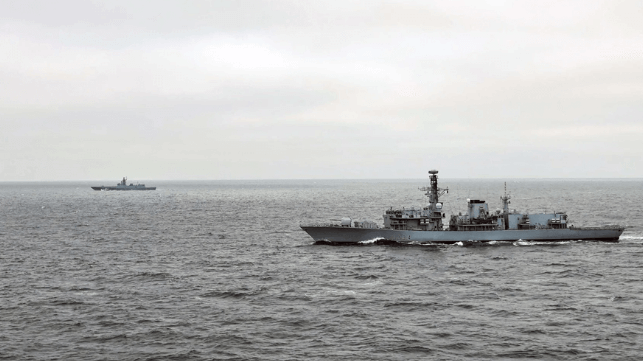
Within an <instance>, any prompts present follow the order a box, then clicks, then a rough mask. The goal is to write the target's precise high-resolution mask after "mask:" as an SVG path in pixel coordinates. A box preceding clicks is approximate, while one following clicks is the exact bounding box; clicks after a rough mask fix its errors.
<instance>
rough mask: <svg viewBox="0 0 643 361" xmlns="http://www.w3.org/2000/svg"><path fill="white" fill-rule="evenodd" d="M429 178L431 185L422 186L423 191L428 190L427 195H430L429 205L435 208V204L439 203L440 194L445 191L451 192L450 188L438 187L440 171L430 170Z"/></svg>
mask: <svg viewBox="0 0 643 361" xmlns="http://www.w3.org/2000/svg"><path fill="white" fill-rule="evenodd" d="M429 174H430V176H429V179H430V180H431V186H430V187H422V188H420V190H421V191H426V196H427V197H429V207H430V209H435V205H436V204H437V203H438V201H439V199H440V196H442V195H443V194H444V193H449V188H445V189H442V188H438V171H437V170H435V169H432V170H430V171H429Z"/></svg>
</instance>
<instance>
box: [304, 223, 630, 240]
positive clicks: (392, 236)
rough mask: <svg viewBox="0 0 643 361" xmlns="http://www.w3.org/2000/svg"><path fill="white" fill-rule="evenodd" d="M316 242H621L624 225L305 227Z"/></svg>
mask: <svg viewBox="0 0 643 361" xmlns="http://www.w3.org/2000/svg"><path fill="white" fill-rule="evenodd" d="M301 229H303V230H304V231H305V232H306V233H308V234H309V235H310V236H311V237H312V238H313V239H314V240H315V241H327V242H332V243H360V242H367V241H373V240H381V241H385V240H386V241H393V242H397V243H445V244H449V243H456V242H469V241H472V242H490V241H518V240H523V241H543V242H555V241H571V240H574V241H576V240H596V241H604V242H618V239H619V237H620V235H621V234H622V233H623V228H621V227H618V228H616V227H615V228H566V229H530V230H491V231H412V230H394V229H381V228H379V229H378V228H355V227H341V226H301Z"/></svg>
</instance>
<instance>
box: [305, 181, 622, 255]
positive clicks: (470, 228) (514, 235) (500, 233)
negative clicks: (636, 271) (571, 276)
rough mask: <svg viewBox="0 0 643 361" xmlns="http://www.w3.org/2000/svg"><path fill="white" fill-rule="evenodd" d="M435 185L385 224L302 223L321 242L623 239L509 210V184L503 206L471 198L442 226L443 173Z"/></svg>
mask: <svg viewBox="0 0 643 361" xmlns="http://www.w3.org/2000/svg"><path fill="white" fill-rule="evenodd" d="M429 179H430V186H429V187H423V188H420V190H422V191H426V196H427V197H428V198H429V203H428V205H426V206H425V207H421V208H417V209H416V208H415V207H411V208H408V209H407V208H402V209H393V208H392V207H391V208H390V209H389V210H387V211H386V212H385V213H384V225H383V227H381V228H380V227H379V226H378V225H377V224H376V223H375V222H369V221H362V222H352V221H351V220H350V218H344V219H343V220H342V223H341V224H339V225H302V226H301V228H302V229H303V230H304V231H306V232H307V233H308V234H309V235H310V236H311V237H312V238H313V239H314V240H316V241H330V242H339V243H345V242H363V241H369V240H374V239H382V240H390V241H397V242H420V243H423V242H435V243H454V242H466V241H516V240H538V241H559V240H585V239H587V240H601V241H618V238H619V236H620V235H621V234H622V233H623V230H624V228H623V227H621V226H612V227H589V228H587V227H586V228H578V227H574V228H572V227H569V228H568V226H567V225H568V224H567V214H566V213H565V212H553V213H535V214H528V213H519V212H516V211H515V210H514V211H510V210H509V204H510V203H511V202H510V201H509V200H510V199H511V197H510V196H509V195H507V186H506V183H505V194H504V196H502V197H500V199H501V200H502V205H503V208H502V210H500V209H498V210H496V211H495V212H490V211H489V206H488V204H487V203H486V202H485V201H484V200H480V199H467V210H466V212H465V213H464V214H463V213H459V214H457V215H455V214H454V215H451V217H450V219H449V223H448V226H445V225H444V224H443V219H446V214H445V213H444V212H443V203H442V202H440V200H439V199H440V197H441V196H442V195H444V194H445V193H447V192H448V191H449V190H448V188H445V189H441V188H439V187H438V171H437V170H431V171H429Z"/></svg>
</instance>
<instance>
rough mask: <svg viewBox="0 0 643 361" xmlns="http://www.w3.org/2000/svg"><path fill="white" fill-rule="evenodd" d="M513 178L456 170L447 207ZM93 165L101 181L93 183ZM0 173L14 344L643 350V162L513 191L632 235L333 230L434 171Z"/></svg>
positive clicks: (226, 349)
mask: <svg viewBox="0 0 643 361" xmlns="http://www.w3.org/2000/svg"><path fill="white" fill-rule="evenodd" d="M503 182H504V181H503V180H470V179H469V180H449V179H444V180H443V179H440V186H441V187H444V188H446V187H448V188H449V193H448V194H445V195H444V196H443V197H442V198H441V201H443V202H444V204H445V208H444V210H445V211H446V212H447V219H448V215H449V214H457V213H458V212H463V211H465V210H466V199H467V198H472V199H484V200H487V201H488V202H489V204H490V210H495V209H496V208H500V207H501V201H500V196H501V195H503V194H504V183H503ZM94 183H95V182H94ZM94 183H91V182H57V183H0V247H1V248H0V289H1V290H2V292H1V293H0V330H2V332H0V359H12V360H13V359H16V360H18V359H20V360H50V359H60V360H70V359H76V360H157V359H159V360H162V359H169V360H302V359H306V360H317V359H319V360H321V359H324V360H325V359H341V360H420V359H440V360H478V359H494V360H495V359H519V358H530V359H556V360H624V359H632V360H634V359H638V358H639V357H640V354H641V352H642V351H643V344H642V340H643V295H642V291H643V267H642V261H641V258H642V257H643V211H642V210H641V205H642V204H643V181H642V180H534V179H521V180H516V179H514V180H509V181H507V189H508V191H509V192H510V194H511V196H512V199H511V202H512V204H511V205H510V208H511V209H514V208H515V209H517V210H519V211H527V212H530V213H536V212H543V211H548V212H553V211H567V214H568V215H569V219H570V220H571V222H572V223H573V224H574V225H577V226H591V225H612V224H620V225H624V226H628V228H627V229H626V231H625V232H624V234H623V235H622V236H621V240H620V242H619V243H600V242H557V243H539V242H528V241H519V242H492V243H489V244H480V245H466V244H463V245H458V244H456V245H448V246H445V245H440V246H438V245H396V244H386V245H381V244H378V243H377V242H372V243H367V244H362V245H352V246H331V245H327V244H315V243H314V242H313V240H312V239H311V238H310V237H309V236H308V235H307V234H306V233H305V232H303V231H302V230H301V229H300V228H299V224H300V223H326V222H328V221H329V220H332V219H340V218H341V217H346V216H348V217H352V218H353V219H359V220H361V219H370V220H374V221H377V222H379V223H381V215H382V213H383V212H384V211H385V210H386V209H388V208H389V207H391V206H394V207H403V206H406V207H411V206H416V207H418V206H421V205H424V204H425V203H426V200H425V197H424V196H423V193H422V192H421V191H419V190H418V187H421V186H423V185H426V184H425V183H426V180H396V181H392V180H368V181H361V180H279V181H277V180H273V181H202V182H199V181H193V182H170V181H146V183H147V184H149V185H150V186H157V190H156V191H130V192H104V191H103V192H96V191H93V190H92V189H91V188H89V187H90V186H91V185H97V184H94Z"/></svg>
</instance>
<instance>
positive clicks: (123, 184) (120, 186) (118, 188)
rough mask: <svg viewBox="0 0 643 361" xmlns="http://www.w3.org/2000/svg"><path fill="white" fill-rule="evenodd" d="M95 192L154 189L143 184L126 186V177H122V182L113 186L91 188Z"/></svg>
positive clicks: (154, 188)
mask: <svg viewBox="0 0 643 361" xmlns="http://www.w3.org/2000/svg"><path fill="white" fill-rule="evenodd" d="M92 189H93V190H95V191H153V190H156V187H146V186H145V184H140V183H137V184H134V183H130V184H129V185H127V177H123V180H122V181H121V182H120V183H118V184H117V185H116V186H115V187H114V186H98V187H92Z"/></svg>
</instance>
